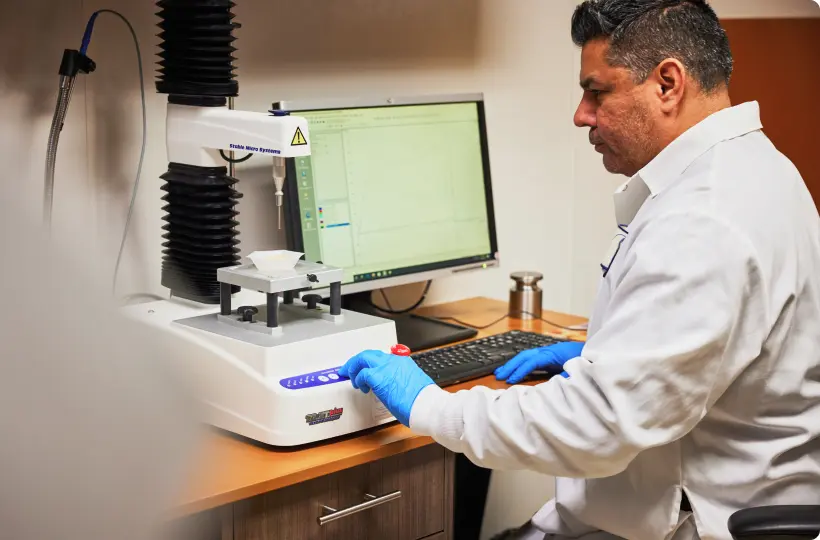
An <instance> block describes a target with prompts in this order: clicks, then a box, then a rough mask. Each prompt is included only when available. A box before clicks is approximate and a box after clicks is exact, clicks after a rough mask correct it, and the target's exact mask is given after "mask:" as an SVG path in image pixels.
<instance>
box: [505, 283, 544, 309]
mask: <svg viewBox="0 0 820 540" xmlns="http://www.w3.org/2000/svg"><path fill="white" fill-rule="evenodd" d="M510 278H512V280H513V282H514V283H513V286H512V288H511V289H510V306H509V315H510V317H511V318H513V319H540V318H541V313H542V299H543V292H542V291H541V289H540V288H539V287H538V282H539V281H541V280H542V279H544V276H543V275H542V274H540V273H538V272H514V273H512V274H511V275H510Z"/></svg>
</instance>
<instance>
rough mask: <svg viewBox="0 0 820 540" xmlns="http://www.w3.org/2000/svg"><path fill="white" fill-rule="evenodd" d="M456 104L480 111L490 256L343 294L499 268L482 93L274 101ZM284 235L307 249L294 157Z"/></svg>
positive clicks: (338, 105)
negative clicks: (473, 107)
mask: <svg viewBox="0 0 820 540" xmlns="http://www.w3.org/2000/svg"><path fill="white" fill-rule="evenodd" d="M454 103H473V104H475V105H476V108H477V111H478V122H479V137H480V143H481V158H482V165H483V170H484V196H485V204H486V208H487V224H488V229H489V230H488V233H489V237H490V255H491V257H492V258H491V259H489V260H485V261H480V262H469V263H464V262H463V261H462V259H454V260H450V261H440V262H438V263H435V264H436V265H444V266H440V267H438V268H435V269H431V270H427V271H420V272H410V273H407V274H401V275H398V276H390V277H384V278H376V279H371V280H367V281H361V282H354V283H345V284H342V294H355V293H362V292H369V291H375V290H379V289H384V288H388V287H397V286H400V285H408V284H412V283H419V282H425V281H429V280H433V279H440V278H444V277H449V276H452V275H454V274H458V273H461V272H468V271H478V270H484V269H489V268H494V267H497V266H498V264H499V252H498V236H497V231H496V222H495V204H494V200H493V188H492V173H491V171H490V152H489V141H488V137H487V120H486V111H485V106H484V95H483V94H482V93H468V94H443V95H424V96H402V97H382V98H379V97H356V98H326V99H313V100H310V99H304V100H290V101H281V102H276V103H274V104H273V109H274V110H282V111H287V112H289V113H294V114H296V115H298V114H299V112H304V111H311V112H313V111H328V110H340V109H363V108H377V107H401V106H415V105H447V104H454ZM284 191H285V224H286V227H285V234H286V240H287V248H288V249H289V250H292V251H299V252H303V251H304V239H303V237H302V221H301V210H300V206H299V194H298V186H297V182H296V165H295V160H294V159H288V160H287V172H286V180H285V190H284ZM317 290H321V288H317Z"/></svg>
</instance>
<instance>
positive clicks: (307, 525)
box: [234, 445, 450, 540]
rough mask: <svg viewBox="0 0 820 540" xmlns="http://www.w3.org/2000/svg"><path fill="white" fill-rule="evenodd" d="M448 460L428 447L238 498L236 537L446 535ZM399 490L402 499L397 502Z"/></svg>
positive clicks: (398, 538)
mask: <svg viewBox="0 0 820 540" xmlns="http://www.w3.org/2000/svg"><path fill="white" fill-rule="evenodd" d="M449 462H450V461H449V460H446V457H445V450H444V448H442V447H440V446H438V445H430V446H426V447H423V448H420V449H418V450H414V451H412V452H408V453H405V454H400V455H398V456H394V457H390V458H386V459H383V460H380V461H376V462H373V463H369V464H366V465H361V466H359V467H355V468H352V469H348V470H344V471H340V472H338V473H334V474H331V475H328V476H323V477H321V478H317V479H315V480H311V481H309V482H305V483H302V484H298V485H295V486H291V487H288V488H283V489H281V490H278V491H274V492H271V493H267V494H265V495H260V496H258V497H254V498H252V499H248V500H245V501H240V502H238V503H236V504H235V506H234V540H418V539H421V538H426V537H429V536H431V535H434V534H436V533H441V532H443V531H444V530H445V527H446V525H447V523H449V520H447V518H446V515H445V513H446V512H448V511H449V509H450V505H449V504H448V501H447V489H446V478H447V474H448V473H447V471H446V468H447V464H448V463H449ZM396 492H401V496H400V497H398V498H393V497H395V494H396ZM370 496H372V497H375V500H371V498H370ZM363 503H367V504H363ZM323 507H328V508H331V509H334V510H336V511H337V512H339V511H341V513H335V514H334V513H333V512H331V511H330V510H327V509H325V508H323ZM322 516H324V517H325V519H326V520H327V521H326V522H325V523H324V524H323V525H320V524H319V518H320V517H322ZM328 518H330V519H328ZM334 518H336V519H334ZM445 536H446V535H445Z"/></svg>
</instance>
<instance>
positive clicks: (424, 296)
mask: <svg viewBox="0 0 820 540" xmlns="http://www.w3.org/2000/svg"><path fill="white" fill-rule="evenodd" d="M432 283H433V282H432V281H431V280H428V281H427V284H426V285H425V286H424V292H422V293H421V298H419V299H418V301H417V302H416V303H415V304H413V305H412V306H410V307H409V308H406V309H393V306H392V305H391V304H390V299H389V298H387V294H386V293H385V292H384V289H379V293H380V294H381V297H382V298H383V299H384V303H385V304H387V308H383V307H380V306H377V305H376V304H374V303H373V302H369V303H370V306H371V307H373V308H375V309H377V310H379V311H381V312H382V313H387V314H388V315H405V314H407V313H410V312H411V311H414V310H416V309H418V308H419V307H420V306H421V305H422V304H423V303H424V301H425V300H426V299H427V293H428V292H430V285H431V284H432Z"/></svg>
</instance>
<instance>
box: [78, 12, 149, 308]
mask: <svg viewBox="0 0 820 540" xmlns="http://www.w3.org/2000/svg"><path fill="white" fill-rule="evenodd" d="M100 13H110V14H111V15H114V16H116V17H119V18H120V20H122V22H124V23H125V25H126V26H127V27H128V30H129V31H130V32H131V37H132V38H133V39H134V47H135V49H136V51H137V68H138V71H139V79H140V101H141V103H142V148H141V150H140V159H139V164H138V165H137V175H136V178H135V179H134V188H133V191H132V192H131V202H130V203H129V205H128V215H127V216H126V218H125V226H124V227H123V231H122V240H121V241H120V250H119V253H117V262H116V264H115V265H114V277H113V279H112V284H111V290H112V292H116V290H117V277H118V276H119V271H120V263H121V262H122V255H123V252H124V251H125V242H126V240H127V238H128V230H129V228H130V224H131V216H132V215H133V213H134V205H135V203H136V200H137V191H138V190H139V184H140V177H141V176H142V165H143V162H144V161H145V147H146V139H147V132H148V129H147V126H148V120H147V110H146V104H145V76H144V74H143V69H142V52H141V50H140V43H139V39H137V33H136V32H135V31H134V27H133V26H132V25H131V23H130V22H129V21H128V19H126V18H125V16H124V15H123V14H122V13H120V12H118V11H114V10H113V9H100V10H98V11H95V12H94V13H93V14H92V15H91V18H89V19H88V24H87V25H86V27H85V34H84V35H83V41H82V46H81V47H80V52H81V53H82V54H85V53H86V51H87V50H88V46H89V44H90V43H91V34H92V32H93V31H94V23H95V21H96V20H97V16H98V15H99V14H100Z"/></svg>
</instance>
